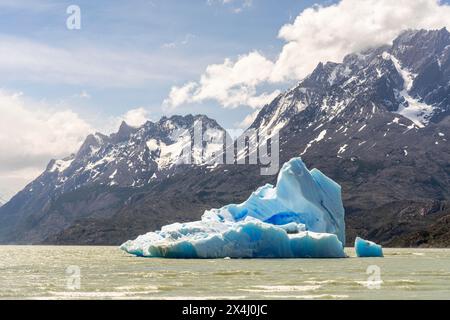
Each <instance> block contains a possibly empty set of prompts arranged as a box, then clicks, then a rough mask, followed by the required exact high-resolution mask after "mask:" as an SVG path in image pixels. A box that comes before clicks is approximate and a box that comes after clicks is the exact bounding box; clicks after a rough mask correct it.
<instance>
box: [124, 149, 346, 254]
mask: <svg viewBox="0 0 450 320" xmlns="http://www.w3.org/2000/svg"><path fill="white" fill-rule="evenodd" d="M344 214H345V212H344V207H343V205H342V199H341V188H340V186H339V185H338V184H337V183H335V182H334V181H332V180H331V179H329V178H328V177H326V176H325V175H324V174H323V173H321V172H320V171H319V170H317V169H313V170H311V171H309V170H308V169H307V168H306V166H305V165H304V163H303V162H302V160H301V159H300V158H294V159H292V160H291V161H289V162H288V163H286V164H285V165H284V166H283V168H282V169H281V171H280V174H279V176H278V182H277V186H276V187H274V186H272V185H269V184H268V185H266V186H264V187H261V188H259V189H258V190H257V191H256V192H254V193H253V194H252V195H251V196H250V198H249V199H248V200H247V201H245V202H244V203H242V204H239V205H236V204H231V205H228V206H225V207H223V208H221V209H212V210H208V211H206V212H205V213H204V215H203V216H202V219H201V221H197V222H190V223H176V224H172V225H168V226H165V227H163V228H162V229H161V231H157V232H150V233H147V234H145V235H142V236H139V237H138V238H137V239H136V240H134V241H127V242H126V243H124V244H123V245H122V246H121V249H123V250H125V251H126V252H128V253H130V254H134V255H137V256H143V257H164V258H186V259H187V258H225V257H231V258H307V257H308V258H343V257H346V255H345V253H344V248H343V243H345V222H344Z"/></svg>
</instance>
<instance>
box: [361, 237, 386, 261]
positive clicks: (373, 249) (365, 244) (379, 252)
mask: <svg viewBox="0 0 450 320" xmlns="http://www.w3.org/2000/svg"><path fill="white" fill-rule="evenodd" d="M355 250H356V255H357V256H358V257H359V258H370V257H383V248H382V247H381V246H380V245H378V244H376V243H374V242H372V241H368V240H364V239H361V238H360V237H356V239H355Z"/></svg>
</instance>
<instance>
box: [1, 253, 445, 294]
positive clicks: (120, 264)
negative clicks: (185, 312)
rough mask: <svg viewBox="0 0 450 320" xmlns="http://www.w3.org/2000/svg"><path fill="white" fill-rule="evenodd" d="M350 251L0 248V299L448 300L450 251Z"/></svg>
mask: <svg viewBox="0 0 450 320" xmlns="http://www.w3.org/2000/svg"><path fill="white" fill-rule="evenodd" d="M347 253H348V254H349V256H350V257H351V258H348V259H339V260H328V259H322V260H309V259H306V260H297V259H295V260H225V259H221V260H161V259H146V258H136V257H132V256H130V255H127V254H126V253H124V252H122V251H120V250H119V249H118V248H114V247H29V246H0V257H1V258H0V298H1V299H14V298H19V299H450V250H441V249H424V250H420V249H385V255H386V257H385V258H377V259H358V258H355V257H354V252H353V251H352V250H351V249H349V250H347ZM368 268H369V270H368ZM367 271H369V273H370V274H369V275H368V274H367V273H366V272H367ZM78 272H79V276H78ZM377 275H379V277H377ZM369 277H370V278H369Z"/></svg>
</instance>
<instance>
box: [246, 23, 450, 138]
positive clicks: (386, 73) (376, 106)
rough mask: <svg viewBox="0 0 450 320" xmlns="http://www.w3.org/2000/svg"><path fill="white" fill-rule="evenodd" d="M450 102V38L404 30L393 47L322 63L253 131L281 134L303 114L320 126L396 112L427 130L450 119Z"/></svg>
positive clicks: (445, 33)
mask: <svg viewBox="0 0 450 320" xmlns="http://www.w3.org/2000/svg"><path fill="white" fill-rule="evenodd" d="M449 97H450V33H449V32H448V31H447V30H446V29H442V30H434V31H425V30H419V31H406V32H404V33H403V34H402V35H400V36H399V37H398V38H397V39H395V41H394V42H393V44H392V45H391V46H381V47H379V48H373V49H370V50H366V51H364V52H360V53H353V54H349V55H348V56H346V57H345V58H344V59H343V62H342V63H333V62H328V63H319V65H318V66H317V67H316V69H315V70H314V71H313V72H312V73H311V74H310V75H309V76H308V77H306V78H305V79H304V80H303V81H301V82H300V83H299V84H298V85H296V86H295V87H294V88H293V89H291V90H289V91H287V92H286V93H284V94H281V95H280V96H279V97H277V98H276V99H275V100H274V101H273V102H272V103H271V104H269V105H267V106H265V107H264V108H263V109H262V110H261V112H260V113H259V115H258V116H257V118H256V120H255V122H254V123H253V124H252V126H251V128H253V129H259V130H260V132H270V131H279V130H281V129H283V128H284V127H286V126H287V124H288V123H289V122H290V121H291V119H292V118H294V117H295V116H297V115H299V114H303V115H304V116H305V117H306V116H307V117H308V118H309V119H310V120H311V126H318V125H320V124H321V123H323V122H327V121H333V120H335V119H336V118H338V117H343V118H345V119H346V120H347V121H348V120H349V118H352V117H353V118H355V115H356V114H359V118H364V117H370V116H371V114H373V113H380V112H381V113H383V112H393V113H396V114H398V115H400V116H401V117H404V118H406V119H407V120H409V121H411V122H412V123H413V125H415V126H416V127H418V128H423V127H425V126H427V125H428V124H429V123H430V122H434V123H436V122H439V121H440V120H442V119H443V118H444V117H446V116H447V115H449V114H450V106H449V105H450V101H449V99H450V98H449ZM355 119H356V118H355ZM314 123H316V124H314Z"/></svg>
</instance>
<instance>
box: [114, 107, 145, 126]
mask: <svg viewBox="0 0 450 320" xmlns="http://www.w3.org/2000/svg"><path fill="white" fill-rule="evenodd" d="M120 118H121V120H123V121H125V122H126V123H127V124H128V125H130V126H132V127H140V126H142V125H143V124H144V123H146V122H147V121H148V120H150V113H149V111H148V110H147V109H145V108H142V107H141V108H136V109H132V110H129V111H128V112H127V113H125V114H124V115H123V116H122V117H120Z"/></svg>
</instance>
